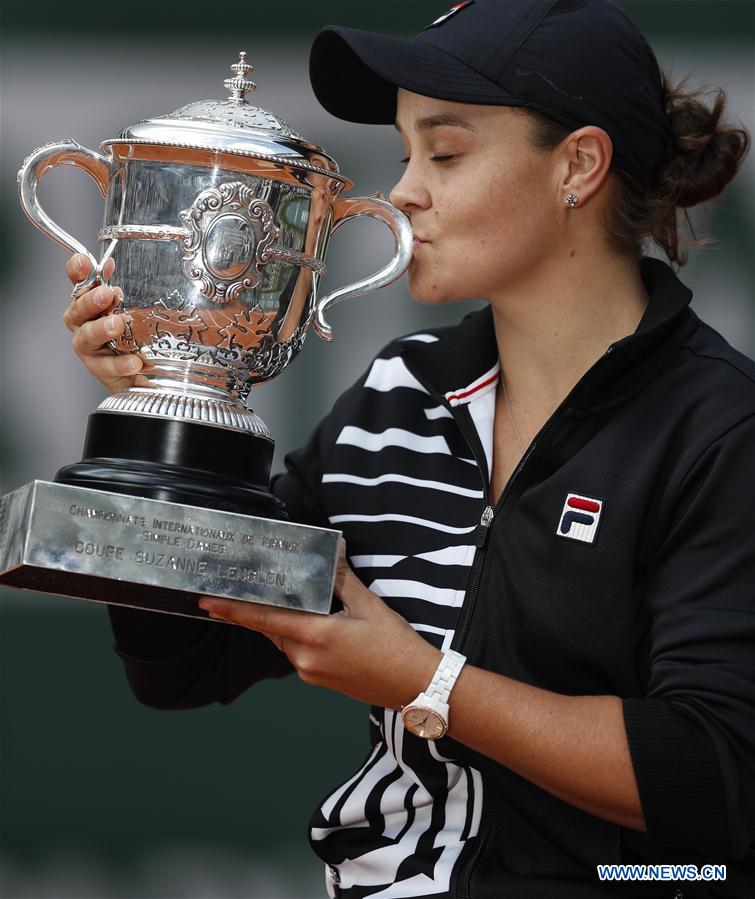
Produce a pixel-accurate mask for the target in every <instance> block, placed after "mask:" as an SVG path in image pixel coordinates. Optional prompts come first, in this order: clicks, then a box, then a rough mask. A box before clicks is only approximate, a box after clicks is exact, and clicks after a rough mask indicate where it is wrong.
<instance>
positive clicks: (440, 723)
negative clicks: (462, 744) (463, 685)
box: [401, 649, 467, 740]
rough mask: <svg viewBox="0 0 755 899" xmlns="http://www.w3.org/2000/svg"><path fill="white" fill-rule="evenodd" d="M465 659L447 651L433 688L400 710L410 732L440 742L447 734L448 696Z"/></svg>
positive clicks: (458, 654)
mask: <svg viewBox="0 0 755 899" xmlns="http://www.w3.org/2000/svg"><path fill="white" fill-rule="evenodd" d="M466 661H467V659H466V656H463V655H462V654H461V653H460V652H454V650H452V649H447V650H446V651H445V652H444V653H443V658H442V659H441V660H440V665H438V668H437V670H436V672H435V674H434V675H433V679H432V680H431V681H430V686H429V687H428V688H427V689H426V690H425V691H424V692H423V693H420V694H419V696H418V697H417V698H416V699H414V700H412V701H411V702H410V703H409V704H408V705H405V706H404V707H403V708H402V709H401V720H402V721H403V722H404V727H405V728H406V729H407V730H408V731H409V733H412V734H414V735H415V736H416V737H423V738H424V739H425V740H439V739H440V738H441V737H443V736H445V734H446V732H447V731H448V697H449V696H450V695H451V690H453V687H454V684H455V683H456V679H457V678H458V676H459V674H461V669H462V668H463V667H464V663H465V662H466Z"/></svg>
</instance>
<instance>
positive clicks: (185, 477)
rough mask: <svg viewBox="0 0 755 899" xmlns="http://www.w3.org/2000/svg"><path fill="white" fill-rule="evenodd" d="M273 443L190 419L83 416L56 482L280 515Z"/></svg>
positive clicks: (267, 515)
mask: <svg viewBox="0 0 755 899" xmlns="http://www.w3.org/2000/svg"><path fill="white" fill-rule="evenodd" d="M272 457H273V442H272V441H271V440H267V439H265V438H263V437H257V436H255V435H253V434H249V433H243V432H240V431H229V430H226V429H223V428H219V427H215V426H213V425H206V424H198V423H195V422H191V421H183V420H174V419H164V418H156V417H155V418H151V417H148V416H144V415H129V414H124V413H116V412H95V413H93V414H92V415H90V416H89V424H88V427H87V434H86V440H85V442H84V455H83V459H82V461H81V462H77V463H75V464H74V465H67V466H65V467H64V468H61V469H60V471H58V473H57V474H56V475H55V482H56V483H58V484H70V485H72V486H74V487H86V488H89V489H93V490H106V491H109V492H111V493H122V494H124V495H126V496H138V497H144V498H146V499H156V500H161V501H163V502H171V503H180V504H182V505H188V506H201V507H203V508H207V509H217V510H220V511H225V512H235V513H238V514H242V515H254V516H259V517H261V518H270V519H276V520H283V521H285V520H287V517H288V516H287V515H286V511H285V507H284V505H283V503H282V502H281V501H280V500H279V499H278V498H277V497H276V496H274V495H273V494H272V493H271V491H270V488H269V481H270V467H271V464H272Z"/></svg>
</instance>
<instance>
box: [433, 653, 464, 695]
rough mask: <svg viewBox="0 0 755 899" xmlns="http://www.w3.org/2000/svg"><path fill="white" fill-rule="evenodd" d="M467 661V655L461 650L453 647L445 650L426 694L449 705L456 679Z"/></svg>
mask: <svg viewBox="0 0 755 899" xmlns="http://www.w3.org/2000/svg"><path fill="white" fill-rule="evenodd" d="M466 661H467V658H466V656H463V655H462V654H461V653H460V652H456V651H455V650H453V649H446V650H444V652H443V658H442V659H441V660H440V664H439V665H438V667H437V668H436V669H435V674H434V675H433V679H432V680H431V681H430V686H429V687H428V688H427V689H426V690H425V695H426V696H427V697H428V698H430V699H433V700H436V701H437V702H441V703H443V704H444V705H447V704H448V697H449V696H450V695H451V690H453V687H454V684H455V683H456V679H457V678H458V676H459V675H460V674H461V669H462V668H463V667H464V663H465V662H466Z"/></svg>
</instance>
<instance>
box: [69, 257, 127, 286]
mask: <svg viewBox="0 0 755 899" xmlns="http://www.w3.org/2000/svg"><path fill="white" fill-rule="evenodd" d="M91 268H92V263H91V262H90V261H89V257H88V256H85V255H84V254H83V253H75V254H74V255H73V256H71V258H70V259H69V260H68V262H67V263H66V274H67V275H68V280H69V281H70V282H71V284H73V285H74V287H75V286H76V285H77V284H78V283H79V282H80V281H83V280H84V278H86V276H87V275H88V274H89V272H90V270H91ZM114 271H115V263H114V262H113V260H112V258H111V259H108V261H107V262H106V263H105V268H104V269H103V272H104V275H105V279H106V280H107V281H109V280H110V279H111V278H112V277H113V272H114Z"/></svg>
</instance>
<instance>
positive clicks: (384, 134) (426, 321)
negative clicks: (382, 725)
mask: <svg viewBox="0 0 755 899" xmlns="http://www.w3.org/2000/svg"><path fill="white" fill-rule="evenodd" d="M448 5H450V2H449V3H448ZM621 5H622V6H623V7H624V8H625V9H626V10H627V11H628V12H629V14H630V15H631V16H632V17H633V18H634V19H635V20H636V21H637V22H638V24H639V25H640V26H641V28H642V29H643V30H644V31H645V33H646V34H647V36H648V37H649V39H650V41H651V43H652V44H653V46H654V47H655V48H656V52H657V54H658V56H659V59H660V61H661V64H662V65H663V66H664V67H665V68H670V69H671V70H672V71H673V73H674V74H675V75H676V76H677V77H681V76H683V75H685V74H690V75H691V76H692V84H696V85H700V84H703V85H704V84H714V85H720V86H722V87H724V88H725V89H726V90H727V92H728V93H729V96H730V104H731V108H732V112H733V114H734V116H736V117H739V118H740V119H741V120H742V121H744V123H745V124H746V125H747V126H748V127H749V128H752V124H753V122H752V119H753V108H752V102H753V100H752V98H753V94H754V91H753V89H754V88H755V77H754V74H753V60H754V58H755V56H754V51H755V6H754V5H753V3H751V2H726V0H716V2H695V0H627V2H623V3H622V4H621ZM445 8H446V3H445V2H444V0H440V2H415V0H381V2H372V0H362V2H334V0H322V2H287V0H276V2H254V0H248V2H244V3H241V2H228V0H221V2H214V3H185V2H178V0H176V2H166V0H156V2H147V0H138V2H134V0H132V2H130V3H118V4H110V5H104V4H102V3H99V2H98V3H86V2H70V3H60V2H34V0H20V2H18V0H5V2H4V4H3V5H2V7H0V16H1V19H0V25H1V27H2V31H1V35H2V56H1V57H0V66H1V71H0V74H1V75H2V160H1V167H0V213H1V214H0V222H1V223H2V228H3V244H2V256H1V257H0V279H1V282H2V319H0V323H1V325H2V330H1V331H0V341H1V342H0V348H1V350H2V352H1V354H0V376H1V377H2V382H1V384H2V390H1V393H0V400H1V402H2V410H1V411H2V419H1V420H2V430H1V432H0V453H1V455H0V461H1V463H2V472H1V473H2V491H3V492H6V491H8V490H11V489H14V488H15V487H17V486H19V485H20V484H22V483H25V482H26V481H28V480H31V479H32V478H35V477H41V478H49V477H50V476H51V475H52V474H53V473H54V471H55V470H56V469H57V468H58V467H60V466H61V465H63V464H66V463H69V462H72V461H75V460H77V459H78V458H79V456H80V452H81V443H82V439H83V433H84V428H85V424H86V417H87V415H88V414H89V412H90V411H92V410H93V408H94V407H95V405H96V404H97V402H98V401H99V399H100V398H101V390H100V388H99V386H98V385H97V384H95V383H94V382H92V381H91V379H90V378H89V377H88V376H87V375H86V373H85V372H84V371H83V370H82V369H81V368H80V365H79V363H78V361H77V360H76V359H75V358H74V357H73V355H72V354H71V352H70V349H69V335H68V332H67V331H66V330H65V328H64V327H63V324H62V320H61V313H62V310H63V308H64V306H65V305H66V303H67V299H66V298H67V294H68V291H69V289H70V288H69V287H68V283H67V281H66V278H65V273H64V263H65V258H66V256H65V253H64V252H63V251H62V250H60V249H59V248H58V247H56V246H55V245H54V244H52V243H51V242H49V241H46V240H44V239H43V238H42V236H41V235H40V234H39V233H38V232H36V231H35V230H34V229H33V228H32V226H31V225H30V224H29V223H28V222H27V220H26V219H25V217H24V216H23V214H22V212H21V210H20V208H19V206H18V202H17V199H16V186H15V173H16V171H17V169H18V167H19V165H20V163H21V160H22V159H23V158H24V156H26V155H27V154H28V153H29V152H31V150H32V149H33V148H34V147H36V146H39V145H40V144H42V143H46V142H47V141H49V140H53V139H58V138H61V137H68V136H71V137H75V138H76V139H77V140H78V141H79V142H80V143H82V144H84V145H86V146H89V147H92V148H96V147H97V145H98V144H99V142H100V141H102V140H104V139H106V138H109V137H113V136H115V135H116V134H117V132H118V131H119V130H120V129H121V128H122V127H124V126H126V125H128V124H131V123H133V122H135V121H137V120H138V119H141V118H146V117H148V116H150V115H154V114H164V113H168V112H170V111H172V110H173V109H175V108H177V107H179V106H182V105H184V104H186V103H188V102H190V101H192V100H199V99H206V98H209V97H222V96H224V93H225V92H224V90H223V88H222V80H223V79H224V78H225V77H227V75H228V74H229V70H228V68H227V67H228V65H230V64H231V63H232V62H234V61H235V60H236V58H237V53H238V50H239V49H245V50H246V51H247V53H248V59H249V61H250V62H251V63H252V64H253V65H254V66H255V72H254V74H253V75H252V78H254V80H255V81H257V83H258V85H259V90H258V92H257V94H256V95H255V99H254V101H253V102H256V103H258V104H259V105H261V106H263V107H265V108H268V109H270V110H272V111H274V112H276V113H277V114H278V115H280V116H281V117H282V118H283V119H285V120H286V121H288V122H289V124H291V125H292V126H293V127H294V128H295V129H296V130H298V131H300V132H301V133H303V134H304V135H305V136H306V137H307V138H309V139H310V140H312V141H314V142H316V143H319V144H321V145H322V146H324V147H325V149H326V150H328V151H329V152H330V153H331V154H332V155H333V156H335V157H336V158H337V159H338V160H339V163H340V164H341V169H342V171H343V172H344V174H346V175H347V176H348V177H350V178H351V179H352V180H353V181H354V182H355V187H354V190H353V191H352V192H351V193H352V195H356V194H370V193H372V192H374V191H375V190H382V191H383V192H384V193H386V194H387V193H388V190H389V189H390V186H391V184H392V183H393V181H395V180H396V179H397V178H398V177H399V165H398V159H399V157H400V155H401V152H400V147H399V146H398V145H397V142H396V138H395V135H393V134H392V133H391V131H392V129H388V128H371V127H367V126H354V125H349V124H347V123H342V122H338V121H336V120H334V119H332V118H331V117H330V116H328V115H327V114H326V113H324V112H323V111H322V110H320V109H319V107H318V106H317V103H316V101H315V100H314V97H313V96H312V93H311V90H310V88H309V82H308V79H307V52H308V46H309V43H310V41H311V38H312V37H313V35H314V34H315V33H316V32H317V30H318V29H319V28H320V27H321V26H323V25H325V24H329V23H340V24H345V25H352V26H355V27H363V28H367V29H374V30H380V31H385V32H392V33H395V34H404V35H408V34H413V33H416V32H417V31H419V30H420V29H421V28H422V27H424V25H426V24H427V23H428V22H429V21H432V19H433V18H435V17H436V16H437V15H439V14H440V13H441V12H443V11H444V9H445ZM41 195H42V198H43V203H44V205H45V207H46V208H47V209H48V211H49V212H50V213H51V214H52V215H53V217H54V218H56V219H57V220H59V221H60V222H61V224H63V225H64V226H66V227H67V228H68V229H69V230H70V231H71V232H72V233H73V234H75V235H76V236H77V237H79V239H81V240H83V242H85V243H87V244H88V245H89V246H90V248H93V246H94V235H95V233H96V230H97V227H98V225H99V218H100V217H101V214H102V206H101V200H100V199H99V195H98V194H97V192H96V190H95V189H94V188H93V185H92V184H91V182H90V181H89V180H88V179H87V178H86V177H85V176H84V175H83V174H81V173H79V172H75V171H72V170H68V171H65V172H63V173H60V172H56V173H54V174H52V175H51V176H50V177H49V178H48V179H47V181H46V182H45V185H44V188H43V189H42V191H41ZM753 206H754V203H753V163H752V159H750V160H749V162H748V165H747V167H746V169H745V171H744V172H743V173H742V174H741V176H740V178H739V180H738V183H737V185H736V187H735V188H734V189H732V190H730V192H729V193H728V194H727V196H726V197H725V198H722V199H720V200H718V201H716V202H715V203H713V204H711V206H710V208H709V209H706V210H703V211H701V212H700V213H696V215H695V221H696V223H697V224H698V226H699V227H700V228H701V229H702V230H707V231H709V232H712V233H713V234H714V235H715V236H716V237H717V238H718V242H717V243H716V244H715V245H714V246H713V247H712V248H710V249H706V250H704V251H700V252H699V253H697V254H696V255H695V256H694V257H693V259H692V260H691V261H690V264H689V265H688V266H687V268H686V269H685V270H684V273H683V280H685V281H686V282H687V283H688V284H689V285H690V286H691V287H692V288H693V289H694V290H695V293H696V298H695V301H694V303H693V305H694V308H695V309H696V311H697V312H698V314H700V315H701V316H702V317H703V318H705V319H706V320H708V321H709V322H710V323H711V324H712V325H713V326H714V327H716V328H718V329H719V330H720V331H722V332H723V333H724V335H725V336H726V337H727V338H728V339H729V340H730V341H731V342H732V343H734V344H735V346H737V347H738V348H739V349H741V350H742V351H744V352H746V353H748V354H749V355H753V353H754V351H755V325H754V324H753V323H754V322H755V309H754V307H753V285H754V284H755V271H754V266H755V254H754V253H753V249H755V247H754V246H753V233H754V228H755V223H754V218H755V216H754V211H753ZM389 251H390V240H389V238H387V237H386V235H384V234H383V233H382V232H381V231H380V229H379V227H378V226H376V225H374V224H373V223H369V222H364V223H363V222H360V223H357V224H355V225H353V226H351V227H350V228H348V229H347V228H344V229H343V230H342V231H339V232H338V235H337V237H336V238H335V239H334V240H333V242H332V244H331V250H330V251H329V257H328V265H329V275H328V280H327V282H326V287H327V286H331V287H334V286H336V285H339V284H343V283H346V282H347V281H350V280H355V279H356V278H358V277H361V276H363V275H365V274H367V273H368V272H369V271H371V270H375V269H377V268H378V267H379V266H380V265H381V264H382V262H383V261H384V258H385V257H386V256H387V255H388V254H389ZM468 309H469V305H468V304H466V305H464V306H447V307H443V308H439V309H434V308H429V307H423V306H420V305H419V304H416V303H413V302H412V301H411V300H409V299H408V298H407V295H406V292H405V287H404V284H403V282H399V283H398V284H397V285H394V286H392V287H391V288H389V289H387V290H385V291H383V292H382V293H381V295H380V296H372V297H368V298H365V299H360V300H357V301H355V302H354V303H351V304H345V305H344V306H343V307H339V308H338V310H337V311H336V312H335V313H334V315H333V317H332V319H333V325H334V328H335V331H336V342H335V343H334V345H333V346H330V347H325V345H323V344H322V343H320V342H319V341H318V340H317V338H316V337H314V336H313V337H310V338H309V341H308V345H307V347H306V349H305V351H304V352H303V353H302V355H301V356H300V357H299V359H298V360H297V362H296V364H295V365H294V366H292V368H291V369H290V370H288V371H287V372H286V373H285V375H284V376H283V377H282V378H280V379H278V380H277V381H274V382H272V383H270V384H267V385H264V386H263V387H262V388H260V389H259V390H257V391H255V392H254V393H253V397H252V405H253V407H254V408H255V410H256V411H257V412H259V413H260V414H261V415H262V417H263V418H264V419H265V420H266V421H267V422H268V424H269V425H270V427H271V430H272V432H273V434H274V435H275V436H276V439H277V442H278V448H277V450H276V466H280V464H281V463H282V456H283V454H284V453H285V452H286V451H287V450H288V449H291V448H293V447H295V446H297V445H298V444H299V443H301V442H302V441H303V440H304V439H305V438H306V436H307V434H308V433H309V431H310V430H311V428H312V426H313V425H314V424H315V423H316V422H317V420H319V418H320V417H322V415H324V414H325V413H326V412H327V411H328V409H329V408H330V406H331V405H332V403H333V401H334V399H335V398H336V396H337V395H338V394H339V392H340V391H341V390H343V389H344V388H345V387H346V386H348V385H349V384H350V383H351V381H353V380H354V378H356V377H357V376H358V375H359V373H360V372H361V370H362V369H363V368H364V366H365V365H366V364H367V361H368V360H369V358H370V357H371V355H372V354H373V353H374V352H376V351H377V350H378V349H379V348H380V346H382V345H383V344H384V343H385V342H386V341H388V340H389V339H391V338H392V337H394V336H395V335H397V334H399V333H402V332H407V331H410V330H413V329H416V328H419V327H423V326H432V325H436V324H439V323H442V322H446V321H452V320H456V319H457V318H458V317H459V316H460V315H461V314H463V313H464V312H466V311H468ZM0 639H1V650H2V653H1V656H0V665H1V668H0V674H1V677H2V681H1V690H2V694H1V703H2V704H1V706H0V716H1V717H0V723H1V728H0V737H1V738H2V754H1V756H0V781H1V782H0V787H1V793H0V796H1V800H0V801H1V805H0V827H1V837H2V843H1V845H0V896H2V897H3V899H26V897H28V899H43V897H50V899H66V897H71V899H111V897H117V899H137V897H138V899H200V897H206V899H232V897H237V896H238V897H242V896H244V897H254V899H283V897H296V899H307V897H314V896H320V895H324V890H323V888H322V886H321V883H322V875H321V868H320V865H319V863H317V862H316V860H315V859H314V857H313V856H312V855H311V853H310V851H309V848H308V845H307V840H306V823H307V819H308V815H309V813H310V811H311V810H312V808H313V807H314V805H315V804H316V802H317V801H318V799H319V798H320V797H321V796H322V795H324V793H325V792H327V791H328V790H329V789H330V788H332V787H333V786H335V785H336V784H337V783H338V782H339V781H340V780H341V779H343V778H344V777H346V776H347V775H349V774H350V772H351V771H352V770H353V769H354V768H356V767H357V766H358V764H359V763H360V761H361V759H362V757H363V756H364V755H365V753H366V750H367V722H366V710H365V709H363V708H361V707H360V706H359V705H357V704H356V703H353V702H351V701H349V700H346V699H344V698H342V697H340V696H336V695H331V694H328V693H326V692H325V691H322V690H317V689H314V688H308V687H305V686H303V685H302V684H300V683H298V682H297V681H295V679H294V678H288V679H286V680H285V681H283V682H274V683H269V684H263V685H260V686H258V687H256V688H255V689H254V690H252V691H250V692H249V693H247V694H246V695H245V696H243V697H241V698H240V699H239V700H237V701H236V702H235V703H234V704H233V705H231V706H229V707H226V708H220V707H213V708H207V709H203V710H198V711H192V712H176V713H164V712H163V713H161V712H157V711H154V710H151V709H147V708H143V707H141V706H139V705H138V704H137V703H136V701H135V700H134V699H133V698H132V696H131V694H130V693H129V691H128V688H127V685H126V682H125V677H124V675H123V671H122V668H121V665H120V662H119V661H118V659H117V658H116V656H115V655H114V654H113V653H112V651H111V642H112V641H111V636H110V630H109V627H108V624H107V616H106V614H105V610H104V609H103V608H102V607H100V606H98V605H95V604H89V603H77V602H69V601H64V600H60V599H51V598H48V597H43V596H39V595H36V594H27V595H23V594H20V593H16V592H14V591H9V590H6V591H4V595H3V597H2V602H0Z"/></svg>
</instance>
